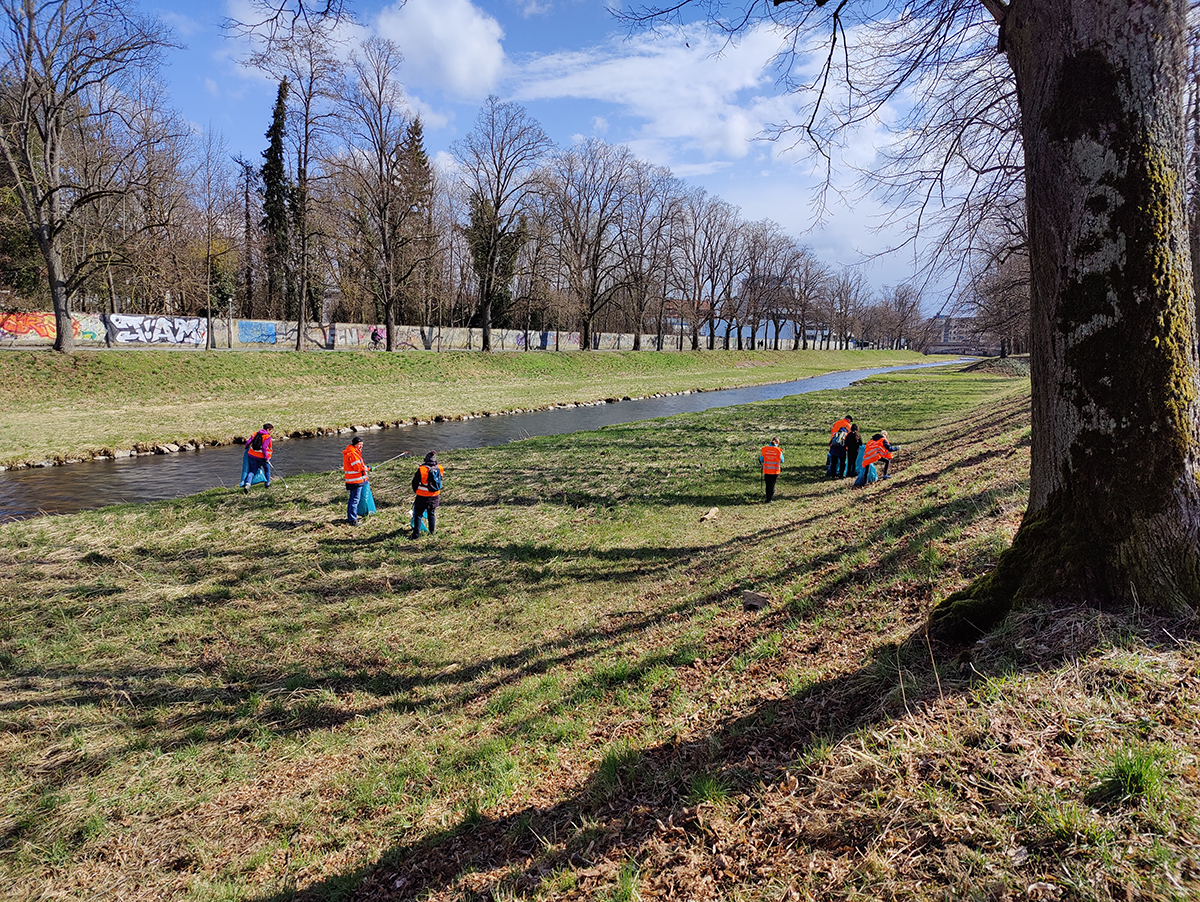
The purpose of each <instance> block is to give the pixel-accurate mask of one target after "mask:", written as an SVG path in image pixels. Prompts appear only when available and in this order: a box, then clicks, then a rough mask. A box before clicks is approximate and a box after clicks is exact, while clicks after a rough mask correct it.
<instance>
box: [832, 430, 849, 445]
mask: <svg viewBox="0 0 1200 902" xmlns="http://www.w3.org/2000/svg"><path fill="white" fill-rule="evenodd" d="M829 444H830V445H837V446H839V447H840V446H842V445H844V444H846V430H845V429H839V430H838V431H837V435H835V436H834V437H833V439H832V440H831V441H830V442H829Z"/></svg>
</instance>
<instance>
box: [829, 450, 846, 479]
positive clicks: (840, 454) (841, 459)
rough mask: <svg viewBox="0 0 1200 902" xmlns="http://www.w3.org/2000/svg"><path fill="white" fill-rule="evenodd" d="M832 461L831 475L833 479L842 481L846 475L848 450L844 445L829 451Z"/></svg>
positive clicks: (830, 465)
mask: <svg viewBox="0 0 1200 902" xmlns="http://www.w3.org/2000/svg"><path fill="white" fill-rule="evenodd" d="M829 454H830V456H831V458H832V459H831V460H830V462H829V475H830V477H831V478H833V479H840V478H841V477H843V476H845V475H846V448H845V446H843V445H838V446H835V447H834V448H831V449H830V451H829Z"/></svg>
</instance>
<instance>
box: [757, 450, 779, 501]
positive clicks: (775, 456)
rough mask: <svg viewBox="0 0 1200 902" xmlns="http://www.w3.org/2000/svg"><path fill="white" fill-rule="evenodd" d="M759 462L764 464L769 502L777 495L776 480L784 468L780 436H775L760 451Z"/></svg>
mask: <svg viewBox="0 0 1200 902" xmlns="http://www.w3.org/2000/svg"><path fill="white" fill-rule="evenodd" d="M758 462H759V463H760V464H762V475H763V482H764V483H765V489H766V495H767V503H768V504H769V503H770V502H771V499H773V498H774V497H775V480H777V479H778V478H779V471H780V470H782V469H783V451H782V450H780V447H779V438H778V437H776V438H773V439H771V441H770V442H769V443H768V444H767V445H766V446H764V447H763V449H762V450H761V451H759V452H758Z"/></svg>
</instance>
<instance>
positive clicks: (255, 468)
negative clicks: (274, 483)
mask: <svg viewBox="0 0 1200 902" xmlns="http://www.w3.org/2000/svg"><path fill="white" fill-rule="evenodd" d="M274 431H275V427H274V426H272V425H271V424H270V423H263V428H262V429H260V430H258V432H256V433H254V437H253V438H251V439H250V441H249V442H247V443H246V468H245V472H244V473H242V494H243V495H245V494H248V493H249V492H250V486H252V485H254V477H256V476H257V475H258V474H259V472H260V471H262V470H263V469H264V468H265V470H266V483H267V488H270V487H271V433H272V432H274Z"/></svg>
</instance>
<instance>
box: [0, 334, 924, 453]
mask: <svg viewBox="0 0 1200 902" xmlns="http://www.w3.org/2000/svg"><path fill="white" fill-rule="evenodd" d="M929 359H930V358H925V357H922V356H921V355H919V354H914V353H911V352H907V351H904V352H891V351H829V352H826V351H820V352H818V351H809V352H798V353H797V352H769V351H748V352H744V353H742V352H730V353H725V352H720V353H696V354H693V353H686V354H676V353H663V354H658V353H651V352H639V353H636V354H635V353H632V352H629V353H608V352H605V353H602V354H601V353H596V354H585V353H564V354H556V353H526V354H520V353H508V354H490V355H485V354H479V353H445V354H434V353H405V354H380V353H374V354H373V353H367V352H345V353H326V354H318V353H309V354H296V353H292V352H261V353H246V354H244V353H238V354H232V353H208V354H204V353H197V352H182V351H137V352H102V351H92V352H88V351H82V352H80V353H78V354H75V355H72V356H70V357H66V356H63V355H58V354H53V353H51V352H5V353H0V405H2V406H3V409H4V417H3V418H2V419H0V466H12V465H14V464H20V463H36V462H39V461H45V460H52V461H62V460H71V459H77V458H89V457H93V456H95V455H97V454H111V453H112V452H113V451H121V450H129V449H131V448H134V447H135V446H139V445H140V446H142V447H145V446H147V445H161V444H166V443H174V444H180V445H182V444H185V443H188V442H193V443H203V444H228V443H229V442H231V441H232V440H233V439H234V437H236V436H245V435H247V434H249V433H250V432H252V431H253V429H255V428H257V427H258V426H259V425H261V424H262V423H263V422H265V421H268V420H269V421H270V422H272V423H274V424H275V426H276V427H277V430H278V431H279V433H280V434H282V435H289V434H293V433H305V432H309V433H311V432H312V431H313V430H316V429H328V428H337V427H344V426H357V425H363V424H369V423H395V422H397V421H408V422H411V421H412V420H414V419H425V420H428V419H430V418H432V417H434V416H438V415H440V416H446V417H455V416H461V415H463V414H471V413H484V412H499V411H505V410H511V409H514V408H524V409H528V408H538V407H544V406H547V405H551V404H556V403H562V402H567V401H595V400H600V399H604V398H614V397H615V398H621V397H643V396H646V395H651V394H654V393H656V392H677V391H687V390H691V389H714V388H732V387H737V386H744V385H760V384H763V383H768V382H786V381H788V380H791V379H802V378H805V377H807V376H814V375H818V374H820V373H825V372H831V371H834V370H846V369H857V368H861V367H869V366H886V365H888V364H892V363H914V362H925V361H927V360H929Z"/></svg>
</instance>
